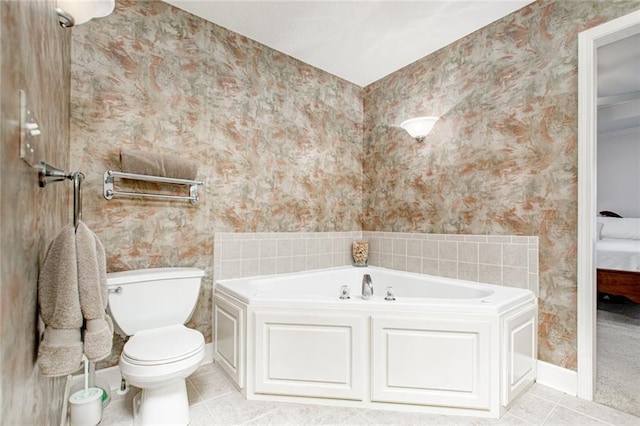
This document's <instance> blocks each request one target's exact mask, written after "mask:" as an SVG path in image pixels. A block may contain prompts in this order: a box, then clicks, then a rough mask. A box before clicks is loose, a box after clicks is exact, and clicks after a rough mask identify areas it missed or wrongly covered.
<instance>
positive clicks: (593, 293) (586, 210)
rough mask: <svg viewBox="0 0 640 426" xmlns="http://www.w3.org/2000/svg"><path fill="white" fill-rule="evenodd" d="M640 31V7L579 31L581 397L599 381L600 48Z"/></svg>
mask: <svg viewBox="0 0 640 426" xmlns="http://www.w3.org/2000/svg"><path fill="white" fill-rule="evenodd" d="M637 34H640V11H639V12H634V13H631V14H629V15H626V16H623V17H621V18H618V19H615V20H613V21H610V22H607V23H605V24H603V25H600V26H598V27H595V28H592V29H590V30H587V31H584V32H582V33H580V35H579V37H578V41H579V58H578V289H577V292H578V396H579V397H581V398H584V399H588V400H593V398H594V395H595V386H596V374H595V372H596V368H595V367H596V324H597V323H596V307H597V280H596V242H597V238H598V235H597V228H596V212H597V198H596V195H597V190H596V183H597V131H598V128H597V117H598V113H597V105H598V102H597V96H598V95H597V93H598V86H597V75H598V74H597V58H598V49H599V48H601V47H603V46H607V45H609V44H612V43H615V42H618V41H620V40H623V39H625V38H628V37H633V36H635V35H637Z"/></svg>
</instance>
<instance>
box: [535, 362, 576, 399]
mask: <svg viewBox="0 0 640 426" xmlns="http://www.w3.org/2000/svg"><path fill="white" fill-rule="evenodd" d="M537 382H538V383H540V384H541V385H544V386H548V387H550V388H552V389H555V390H559V391H560V392H564V393H566V394H569V395H573V396H576V395H577V394H578V373H577V372H576V371H573V370H569V369H566V368H563V367H558V366H557V365H554V364H550V363H548V362H544V361H540V360H538V379H537Z"/></svg>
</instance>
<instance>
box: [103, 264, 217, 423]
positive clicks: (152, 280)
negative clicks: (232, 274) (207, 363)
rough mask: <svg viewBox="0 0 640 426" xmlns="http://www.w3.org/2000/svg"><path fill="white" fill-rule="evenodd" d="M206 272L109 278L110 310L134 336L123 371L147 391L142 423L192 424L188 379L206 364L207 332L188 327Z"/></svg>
mask: <svg viewBox="0 0 640 426" xmlns="http://www.w3.org/2000/svg"><path fill="white" fill-rule="evenodd" d="M202 276H204V271H202V270H200V269H196V268H158V269H142V270H137V271H125V272H116V273H112V274H107V287H108V289H109V311H110V313H111V315H112V317H113V320H114V322H115V325H116V331H117V332H118V333H119V334H122V335H123V336H131V338H130V339H129V340H128V341H127V343H126V344H125V345H124V349H123V351H122V355H121V356H120V371H121V373H122V376H123V377H124V378H125V379H126V380H127V382H128V383H129V384H130V385H133V386H136V387H138V388H141V389H142V392H140V394H139V395H137V396H136V399H135V400H134V408H133V415H134V422H135V424H136V425H142V426H144V425H157V424H172V425H188V424H189V422H190V419H189V403H188V400H187V388H186V384H185V379H186V378H187V377H188V376H189V375H191V374H192V373H193V372H194V371H195V370H196V369H197V368H198V367H199V366H200V364H201V363H202V361H203V360H204V356H205V343H204V336H203V335H202V333H200V332H199V331H196V330H192V329H190V328H187V327H185V326H184V325H183V324H184V323H186V322H187V321H188V320H189V318H190V317H191V314H192V313H193V309H194V308H195V305H196V302H197V300H198V295H199V294H200V281H201V279H202Z"/></svg>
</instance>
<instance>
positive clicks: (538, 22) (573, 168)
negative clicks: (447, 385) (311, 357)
mask: <svg viewBox="0 0 640 426" xmlns="http://www.w3.org/2000/svg"><path fill="white" fill-rule="evenodd" d="M639 8H640V2H638V1H635V0H634V1H615V2H605V1H553V0H539V1H537V2H535V3H532V4H531V5H529V6H527V7H525V8H523V9H520V10H519V11H517V12H515V13H513V14H511V15H508V16H507V17H505V18H503V19H500V20H498V21H496V22H494V23H492V24H490V25H488V26H486V27H484V28H482V29H480V30H478V31H476V32H474V33H472V34H470V35H469V36H467V37H465V38H463V39H461V40H459V41H457V42H455V43H452V44H451V45H449V46H446V47H444V48H442V49H440V50H439V51H437V52H435V53H433V54H431V55H429V56H427V57H425V58H423V59H420V60H418V61H416V62H415V63H413V64H411V65H409V66H407V67H405V68H403V69H402V70H399V71H397V72H395V73H393V74H391V75H389V76H387V77H385V78H383V79H381V80H379V81H377V82H375V83H373V84H371V85H370V86H368V87H366V88H365V94H364V158H365V162H364V164H365V165H366V166H365V168H364V188H365V192H364V198H363V230H364V231H393V232H427V233H441V234H481V235H501V234H503V235H532V236H538V237H539V250H540V252H539V271H540V276H539V286H540V288H539V295H540V344H539V357H540V359H541V360H543V361H546V362H550V363H552V364H556V365H560V366H562V367H565V368H569V369H575V368H576V346H577V340H576V339H577V338H576V333H577V325H576V243H577V234H576V232H577V112H578V104H577V55H578V49H577V44H578V43H577V36H578V33H580V32H581V31H583V30H586V29H588V28H591V27H593V26H596V25H598V24H601V23H604V22H606V21H609V20H611V19H613V18H616V17H619V16H622V15H624V14H627V13H629V12H632V11H634V10H637V9H639ZM421 115H437V116H439V117H441V118H440V120H439V121H438V122H437V123H436V125H435V127H434V129H433V131H432V132H431V133H430V134H429V135H428V136H427V138H426V139H425V141H424V143H422V144H419V143H417V142H415V141H414V140H412V139H411V138H410V137H409V136H408V134H407V133H406V132H405V131H404V130H402V129H401V128H399V126H398V125H399V123H400V122H402V121H403V120H405V119H408V118H412V117H416V116H421ZM431 267H434V265H431ZM472 272H473V271H472ZM485 273H487V274H491V273H494V274H495V273H497V271H493V272H492V271H490V270H489V268H487V270H486V271H485Z"/></svg>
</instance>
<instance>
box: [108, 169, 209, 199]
mask: <svg viewBox="0 0 640 426" xmlns="http://www.w3.org/2000/svg"><path fill="white" fill-rule="evenodd" d="M115 178H121V179H131V180H139V181H145V182H155V183H168V184H173V185H187V186H189V195H188V196H183V195H170V194H153V193H147V192H130V191H116V190H115V189H114V180H115ZM199 185H204V182H203V181H197V180H188V179H176V178H169V177H162V176H150V175H139V174H135V173H124V172H117V171H115V170H107V171H106V172H104V184H103V195H104V198H106V199H107V200H111V199H112V198H113V197H114V196H115V195H123V196H126V197H146V198H161V199H169V200H187V201H189V202H190V203H191V204H196V203H197V202H198V199H199V197H198V186H199Z"/></svg>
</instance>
